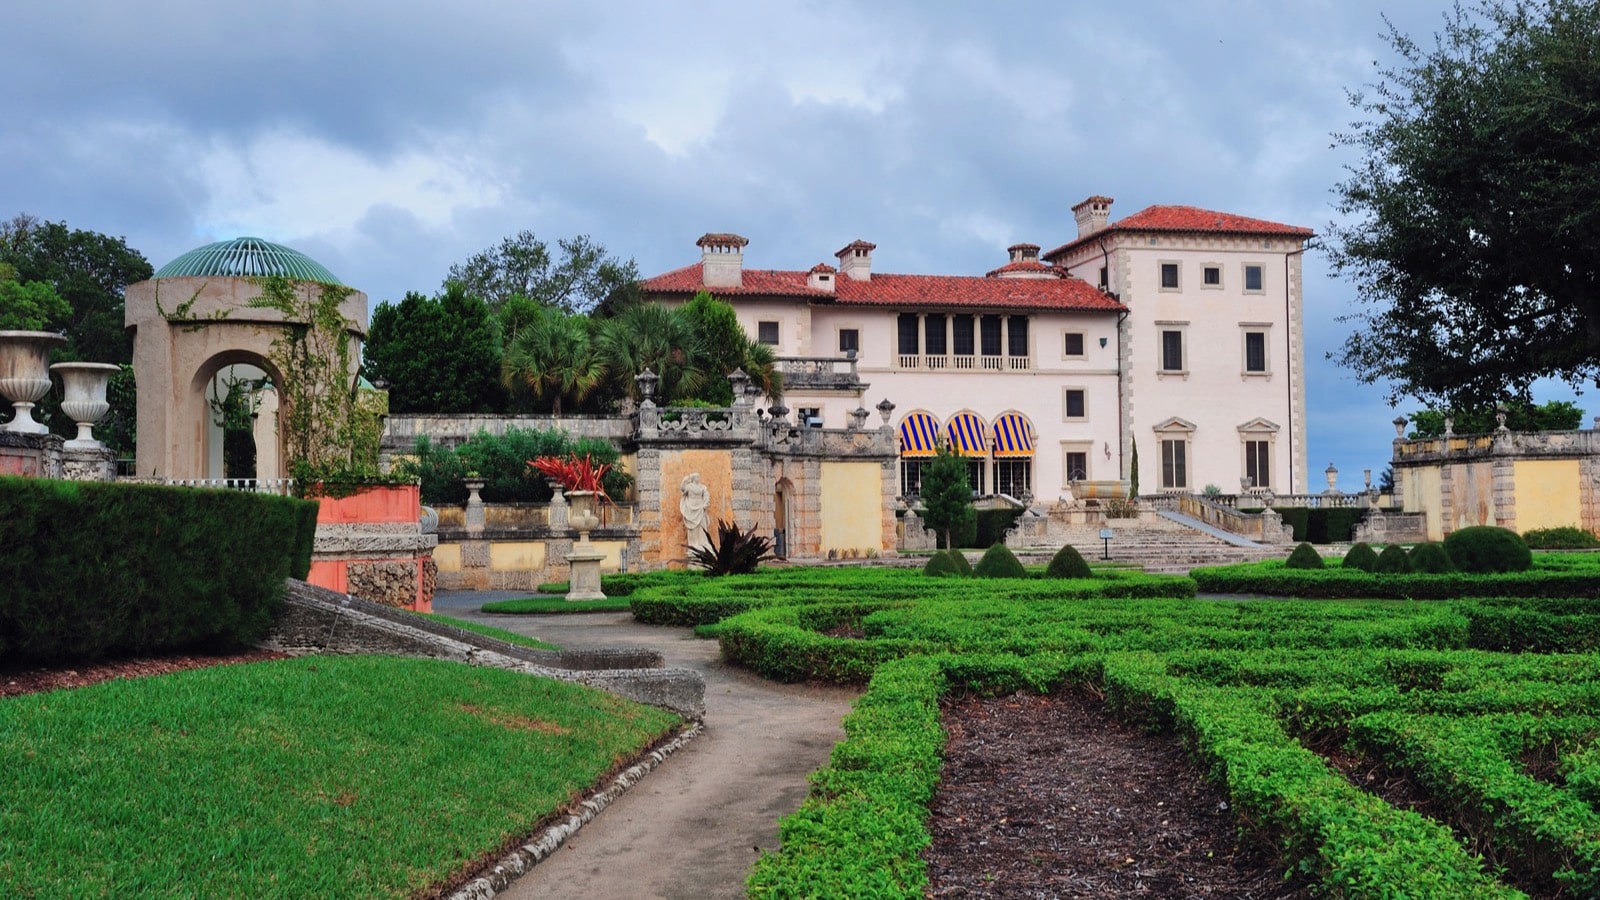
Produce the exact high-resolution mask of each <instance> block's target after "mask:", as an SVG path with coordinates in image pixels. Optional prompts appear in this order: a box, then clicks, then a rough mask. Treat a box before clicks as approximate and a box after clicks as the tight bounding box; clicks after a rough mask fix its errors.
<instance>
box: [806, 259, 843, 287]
mask: <svg viewBox="0 0 1600 900" xmlns="http://www.w3.org/2000/svg"><path fill="white" fill-rule="evenodd" d="M835 274H836V271H835V269H834V268H833V266H830V265H828V264H827V263H817V264H816V265H814V266H812V267H811V271H810V272H807V273H806V287H808V288H811V289H812V290H814V291H827V292H828V293H830V294H831V293H833V285H834V275H835Z"/></svg>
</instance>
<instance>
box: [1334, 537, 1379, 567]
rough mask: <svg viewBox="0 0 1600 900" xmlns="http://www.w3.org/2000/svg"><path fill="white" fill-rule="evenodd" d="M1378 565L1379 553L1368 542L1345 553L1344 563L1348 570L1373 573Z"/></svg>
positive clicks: (1363, 542) (1359, 544) (1361, 543)
mask: <svg viewBox="0 0 1600 900" xmlns="http://www.w3.org/2000/svg"><path fill="white" fill-rule="evenodd" d="M1377 564H1378V551H1376V550H1374V549H1372V546H1371V545H1370V544H1368V543H1367V542H1366V541H1362V542H1360V543H1358V544H1356V545H1355V546H1353V547H1351V548H1350V550H1349V552H1347V553H1345V555H1344V562H1343V563H1342V565H1343V566H1344V567H1345V568H1346V569H1360V570H1361V571H1363V572H1371V571H1372V569H1373V567H1374V566H1376V565H1377Z"/></svg>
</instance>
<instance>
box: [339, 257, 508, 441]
mask: <svg viewBox="0 0 1600 900" xmlns="http://www.w3.org/2000/svg"><path fill="white" fill-rule="evenodd" d="M362 357H363V360H362V369H363V371H364V372H366V375H367V377H368V378H370V379H372V380H374V381H377V380H379V379H382V380H384V381H387V382H388V387H389V410H390V412H395V413H411V412H442V413H482V412H498V411H499V410H500V409H501V407H502V405H503V404H504V402H505V391H504V390H503V389H502V388H501V387H500V380H499V374H500V373H499V368H500V337H499V334H498V330H497V328H496V325H495V321H494V318H493V317H492V316H491V315H490V314H489V308H488V307H487V306H486V305H484V302H483V301H482V300H480V299H478V298H477V297H474V296H472V295H471V294H468V293H467V292H466V290H465V289H464V288H463V287H462V286H461V284H460V283H458V282H450V283H448V284H447V285H446V286H445V289H444V290H443V291H441V292H440V293H439V294H438V295H437V296H434V297H431V298H429V297H424V296H422V295H421V294H417V293H408V294H406V296H405V299H403V300H401V301H400V303H399V304H398V305H396V304H391V303H382V304H379V305H378V308H377V309H376V310H374V311H373V313H372V324H371V326H370V328H369V329H368V333H367V343H366V346H365V347H364V348H363V350H362Z"/></svg>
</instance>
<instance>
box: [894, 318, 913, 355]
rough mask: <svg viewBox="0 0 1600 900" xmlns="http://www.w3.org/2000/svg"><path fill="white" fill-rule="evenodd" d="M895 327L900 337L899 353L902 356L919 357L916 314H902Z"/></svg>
mask: <svg viewBox="0 0 1600 900" xmlns="http://www.w3.org/2000/svg"><path fill="white" fill-rule="evenodd" d="M895 327H896V331H897V334H898V336H899V343H898V347H899V353H900V355H901V356H916V355H917V316H916V314H915V313H901V314H900V318H899V319H897V320H896V322H895Z"/></svg>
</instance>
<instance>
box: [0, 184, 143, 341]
mask: <svg viewBox="0 0 1600 900" xmlns="http://www.w3.org/2000/svg"><path fill="white" fill-rule="evenodd" d="M0 263H6V264H8V265H10V266H11V267H12V268H13V269H15V272H16V280H17V281H18V282H19V283H21V284H24V285H26V284H28V283H30V282H43V283H45V284H48V285H50V286H51V287H52V288H54V289H55V292H56V294H57V295H58V296H59V297H60V298H61V299H62V300H65V301H67V305H68V306H69V307H71V314H70V315H69V317H68V318H67V320H66V321H65V322H62V323H60V325H58V326H57V327H64V328H65V329H66V331H67V338H68V340H69V344H68V345H67V347H66V349H65V350H64V351H63V352H62V354H61V358H63V359H70V360H85V361H89V362H106V363H127V362H132V361H133V338H132V337H131V336H130V335H129V334H128V333H127V332H126V331H124V330H123V305H122V304H123V296H122V295H123V288H125V287H126V286H128V285H130V284H133V283H134V282H138V281H144V280H146V279H148V278H149V277H150V276H151V275H153V274H154V273H155V270H154V269H152V268H151V267H150V263H149V261H148V260H146V259H145V258H144V256H143V255H142V254H140V253H139V251H137V250H134V249H132V248H130V247H129V246H128V245H127V244H126V243H125V242H124V241H123V239H122V238H119V237H111V236H109V235H104V234H99V233H98V232H94V231H81V230H79V229H76V228H68V227H67V225H66V223H65V222H41V221H39V220H38V219H36V218H35V217H33V216H31V215H28V214H26V213H23V214H20V215H17V216H14V217H12V218H11V219H10V220H9V221H7V222H5V223H3V224H0Z"/></svg>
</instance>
